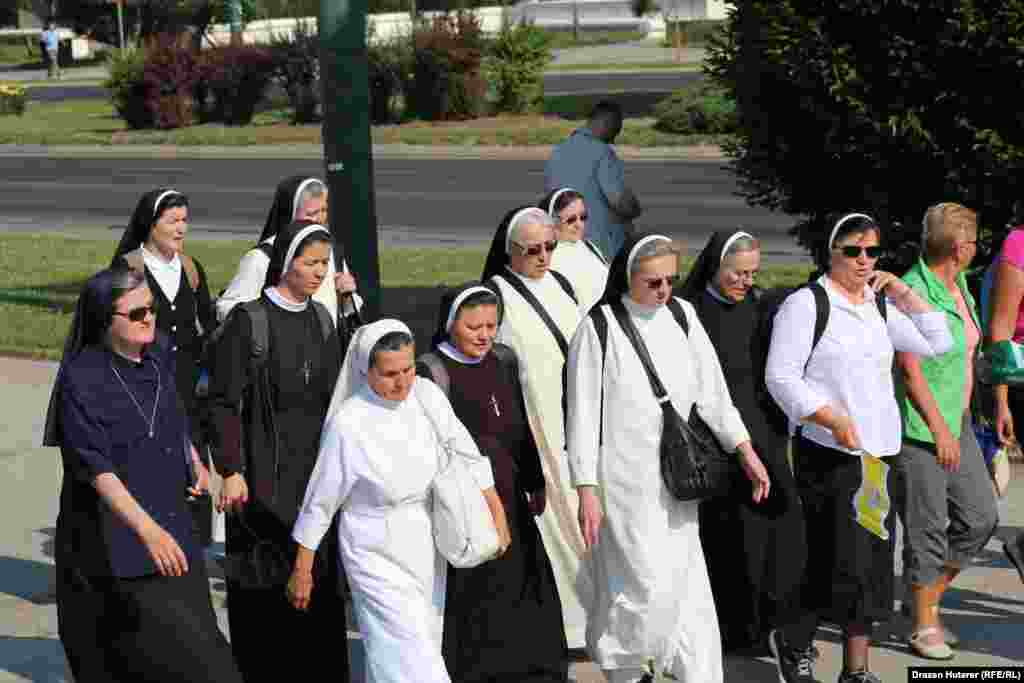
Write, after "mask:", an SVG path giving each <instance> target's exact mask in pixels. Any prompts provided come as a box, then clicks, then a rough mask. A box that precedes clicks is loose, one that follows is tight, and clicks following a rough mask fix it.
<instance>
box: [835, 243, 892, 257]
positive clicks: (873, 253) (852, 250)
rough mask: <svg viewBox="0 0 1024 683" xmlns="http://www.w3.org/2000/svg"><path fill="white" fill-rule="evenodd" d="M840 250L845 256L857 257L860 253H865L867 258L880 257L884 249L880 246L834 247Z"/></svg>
mask: <svg viewBox="0 0 1024 683" xmlns="http://www.w3.org/2000/svg"><path fill="white" fill-rule="evenodd" d="M836 249H838V250H839V251H841V252H842V254H843V256H845V257H846V258H857V257H858V256H860V255H861V254H867V255H868V258H880V257H881V256H882V254H883V253H885V250H884V249H882V247H858V246H854V245H847V246H845V247H836Z"/></svg>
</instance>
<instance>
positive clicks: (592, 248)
mask: <svg viewBox="0 0 1024 683" xmlns="http://www.w3.org/2000/svg"><path fill="white" fill-rule="evenodd" d="M583 246H585V247H586V248H587V249H588V250H589V251H590V253H591V254H593V255H594V256H596V257H597V260H598V261H600V262H601V264H602V265H604V266H607V265H608V259H606V258H605V257H604V254H602V253H601V250H600V249H598V248H597V246H595V245H594V243H593V242H591V241H590V240H583Z"/></svg>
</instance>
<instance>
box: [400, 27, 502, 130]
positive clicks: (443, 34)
mask: <svg viewBox="0 0 1024 683" xmlns="http://www.w3.org/2000/svg"><path fill="white" fill-rule="evenodd" d="M413 39H414V43H415V46H416V47H415V54H414V55H413V80H412V83H410V84H408V88H407V91H406V96H407V97H408V98H409V104H410V106H411V108H412V111H413V112H414V113H415V114H416V116H418V117H420V118H424V119H428V120H438V119H469V118H474V117H475V116H477V115H478V114H479V112H480V110H481V108H482V106H483V101H484V93H485V92H486V91H487V82H486V81H485V80H484V77H483V75H482V74H481V63H482V61H483V55H484V48H485V42H486V41H485V38H484V35H483V31H482V30H481V28H480V20H479V19H477V18H476V17H475V16H474V15H473V14H470V13H468V12H459V13H457V14H454V15H451V14H449V15H443V16H438V17H435V18H434V19H433V21H431V22H428V23H424V24H421V25H420V26H419V27H417V28H416V30H415V33H414V34H413Z"/></svg>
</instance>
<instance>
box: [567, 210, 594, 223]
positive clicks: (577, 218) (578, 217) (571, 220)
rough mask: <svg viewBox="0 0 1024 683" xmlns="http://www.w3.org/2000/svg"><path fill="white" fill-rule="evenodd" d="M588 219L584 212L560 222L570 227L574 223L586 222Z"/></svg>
mask: <svg viewBox="0 0 1024 683" xmlns="http://www.w3.org/2000/svg"><path fill="white" fill-rule="evenodd" d="M589 217H590V216H589V215H588V214H587V213H586V212H585V211H584V212H583V213H581V214H577V215H575V216H569V217H568V218H564V219H562V222H563V223H565V224H566V225H572V224H573V223H575V222H576V221H583V222H586V220H587V218H589Z"/></svg>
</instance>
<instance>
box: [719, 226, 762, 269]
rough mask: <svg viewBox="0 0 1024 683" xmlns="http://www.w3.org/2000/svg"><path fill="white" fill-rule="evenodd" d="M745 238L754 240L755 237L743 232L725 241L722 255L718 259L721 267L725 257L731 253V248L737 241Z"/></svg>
mask: <svg viewBox="0 0 1024 683" xmlns="http://www.w3.org/2000/svg"><path fill="white" fill-rule="evenodd" d="M744 237H746V238H748V239H754V236H753V235H751V234H750V233H749V232H743V231H742V230H741V231H739V232H737V233H736V234H735V235H733V236H732V237H730V238H729V239H727V240H726V241H725V246H723V247H722V255H721V256H719V257H718V265H719V266H721V265H722V262H724V261H725V255H726V254H728V253H729V247H731V246H732V245H733V243H734V242H735V241H736V240H738V239H742V238H744Z"/></svg>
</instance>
